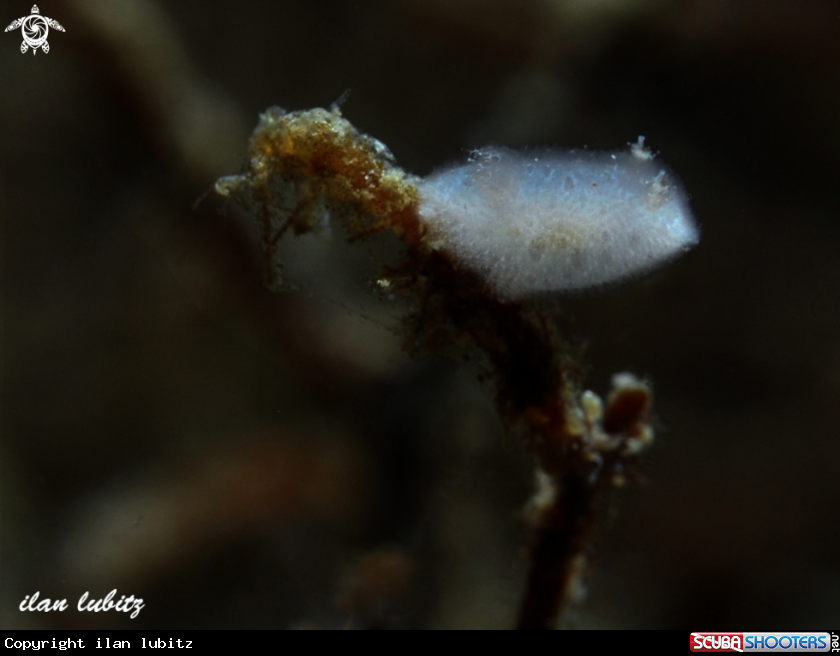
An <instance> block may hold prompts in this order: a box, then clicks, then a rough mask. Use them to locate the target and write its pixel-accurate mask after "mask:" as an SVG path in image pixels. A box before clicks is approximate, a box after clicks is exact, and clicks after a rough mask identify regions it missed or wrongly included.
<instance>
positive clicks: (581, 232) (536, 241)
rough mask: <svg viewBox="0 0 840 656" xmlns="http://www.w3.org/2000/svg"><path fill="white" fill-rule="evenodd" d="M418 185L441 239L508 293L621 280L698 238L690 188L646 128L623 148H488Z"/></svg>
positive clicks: (433, 231)
mask: <svg viewBox="0 0 840 656" xmlns="http://www.w3.org/2000/svg"><path fill="white" fill-rule="evenodd" d="M417 187H418V190H419V192H420V209H419V214H420V218H421V220H422V221H424V222H425V223H426V225H427V227H428V229H429V231H430V235H431V237H432V240H433V245H434V247H435V248H438V249H443V250H446V251H449V252H451V253H453V254H454V255H455V256H456V257H457V259H458V260H459V261H461V262H462V263H463V264H465V265H466V266H468V267H470V268H471V269H473V270H476V271H478V272H480V273H481V274H482V275H483V276H485V278H486V279H487V280H488V281H489V282H490V283H491V284H492V285H493V287H494V288H495V289H496V291H497V292H498V293H499V294H500V295H501V296H503V297H506V298H520V297H524V296H530V295H534V294H539V293H541V292H557V291H564V290H575V289H583V288H586V287H593V286H597V285H602V284H605V283H610V282H613V281H617V280H621V279H623V278H627V277H629V276H632V275H634V274H639V273H643V272H645V271H647V270H648V269H651V268H653V267H655V266H657V265H659V264H662V263H665V262H666V261H668V260H670V259H672V258H674V257H676V256H677V255H679V254H680V253H682V252H684V251H686V250H688V249H689V248H691V247H692V246H694V245H695V244H696V243H697V242H698V240H699V232H698V229H697V226H696V224H695V222H694V219H693V218H692V215H691V210H690V209H689V206H688V200H687V197H686V194H685V192H684V191H683V190H682V188H681V187H680V185H679V184H678V182H677V181H676V180H675V179H674V176H673V174H672V173H670V172H669V171H668V170H667V169H666V168H665V167H663V166H662V165H661V164H660V163H659V162H657V161H656V160H655V158H654V157H653V154H652V153H651V152H650V151H649V150H648V149H646V148H645V146H644V138H643V137H640V138H639V141H638V142H637V143H635V144H633V146H632V147H631V148H630V149H629V151H623V152H614V153H609V152H607V153H603V152H589V151H586V150H572V151H559V152H558V151H541V152H540V151H524V152H523V151H514V150H511V149H508V148H501V147H487V148H481V149H479V150H476V151H474V152H473V154H472V156H471V157H470V159H469V161H468V162H467V163H466V164H463V165H459V166H454V167H451V168H447V169H444V170H442V171H440V172H437V173H433V174H432V175H430V176H429V177H427V178H423V179H422V180H420V181H419V182H418V183H417Z"/></svg>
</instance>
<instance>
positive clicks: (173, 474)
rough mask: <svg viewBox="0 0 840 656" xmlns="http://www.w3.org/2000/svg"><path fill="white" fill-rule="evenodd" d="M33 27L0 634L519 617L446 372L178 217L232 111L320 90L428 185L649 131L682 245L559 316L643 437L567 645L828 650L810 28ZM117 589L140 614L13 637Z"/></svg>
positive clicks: (309, 13)
mask: <svg viewBox="0 0 840 656" xmlns="http://www.w3.org/2000/svg"><path fill="white" fill-rule="evenodd" d="M29 1H30V0H27V2H21V1H14V2H12V1H7V0H3V2H0V20H2V23H3V25H5V24H8V23H9V22H11V21H12V20H13V19H14V18H16V17H18V16H23V15H27V14H28V13H29V11H30V8H31V7H30V5H29ZM39 6H40V8H41V12H42V14H44V15H47V16H50V17H52V18H55V19H56V20H58V21H59V22H61V23H62V24H63V25H64V27H65V28H66V30H67V31H66V33H63V34H62V33H58V32H55V31H51V32H50V36H49V43H50V46H51V50H50V52H49V54H46V55H45V54H43V53H42V52H39V53H38V54H37V55H36V56H34V57H33V56H32V55H31V54H29V53H28V54H27V55H22V54H21V53H20V51H19V44H20V33H19V31H18V32H15V33H9V34H3V35H2V39H0V221H2V231H3V232H2V261H3V270H2V318H3V323H2V344H3V354H2V355H3V357H2V373H3V406H2V437H3V440H2V445H0V459H2V470H1V473H2V482H0V485H1V486H2V487H0V491H2V515H0V521H2V544H0V547H1V548H2V551H0V568H2V569H0V626H2V627H6V628H8V627H142V628H186V627H207V628H211V627H212V628H215V627H230V628H256V627H298V626H299V627H324V628H332V627H344V626H348V627H358V628H365V627H369V626H377V627H385V628H404V627H440V628H450V627H459V628H461V627H463V628H467V627H488V628H504V627H509V626H511V625H512V623H513V617H514V614H515V608H516V603H517V597H518V594H519V591H520V587H521V583H522V577H523V574H524V562H523V553H522V546H523V545H524V544H525V540H526V536H525V531H524V529H523V527H522V525H521V522H520V521H519V519H518V518H517V514H518V512H519V510H520V509H521V508H522V506H523V504H524V502H525V500H526V498H527V496H528V494H529V490H530V485H531V481H530V477H531V463H530V461H529V459H528V457H527V456H526V455H525V454H524V451H523V450H522V449H521V448H520V446H519V445H518V444H516V443H513V442H510V441H508V442H506V441H505V439H504V438H503V436H502V433H501V430H500V428H499V426H498V425H497V423H496V420H495V418H494V416H493V413H492V408H491V406H490V404H489V402H488V400H487V394H486V392H485V391H484V390H483V389H482V388H481V387H480V386H479V385H478V384H477V383H475V382H474V381H473V374H472V372H470V371H469V370H465V369H462V368H461V367H460V366H459V365H457V364H456V363H453V362H450V361H447V360H445V359H436V358H429V359H426V360H420V361H412V360H410V359H409V358H407V356H405V355H404V354H403V353H402V352H401V349H400V337H399V335H396V334H393V333H392V332H389V331H387V330H385V329H383V328H382V327H381V325H380V323H381V321H384V319H381V320H380V318H379V317H377V316H372V315H371V314H369V312H368V311H365V312H362V313H360V312H358V311H356V312H353V311H348V310H346V309H344V307H343V305H345V304H347V305H349V306H351V307H353V306H355V299H354V298H352V297H353V295H354V294H357V295H359V294H363V293H364V290H363V289H362V290H356V291H352V290H351V291H346V290H345V289H344V288H343V287H341V284H340V281H341V280H343V279H344V278H346V277H347V275H349V274H348V272H346V271H344V270H343V269H342V268H341V267H342V266H343V265H342V263H341V261H333V260H331V259H324V260H323V261H319V262H316V263H313V269H316V270H317V271H316V272H315V273H317V275H318V276H320V278H321V280H322V281H326V282H325V283H324V284H322V285H321V287H320V288H318V289H321V290H322V291H317V290H316V291H315V293H314V297H310V296H307V295H305V294H298V295H273V294H270V293H269V292H268V291H266V290H265V289H264V288H263V287H262V285H261V276H260V269H259V263H258V262H257V261H256V259H255V250H254V246H253V233H252V232H251V231H250V229H249V228H248V227H247V222H246V219H247V217H246V216H245V215H244V214H243V212H241V211H240V210H238V209H236V208H232V207H227V206H225V205H224V203H222V202H220V201H219V200H218V199H216V198H214V197H209V198H207V199H205V200H204V201H203V202H201V203H200V204H199V206H198V208H197V209H193V205H194V203H195V201H196V200H197V199H198V198H199V197H200V196H201V195H202V194H203V193H204V192H205V191H206V190H207V189H208V188H209V187H210V186H211V185H212V182H213V181H214V179H215V178H216V177H217V176H219V175H222V174H226V173H235V172H237V171H238V170H239V167H240V166H241V164H242V162H243V158H244V157H245V147H246V144H247V135H248V133H249V132H250V130H251V128H252V127H253V125H254V124H255V122H256V119H257V115H258V114H259V112H261V111H262V110H264V109H265V108H267V107H268V106H270V105H275V104H279V105H282V106H284V107H286V108H288V109H303V108H309V107H315V106H328V105H329V103H331V102H332V101H333V100H335V99H336V98H338V97H339V96H340V94H341V93H342V92H343V91H344V90H345V89H348V88H349V89H352V95H351V97H350V99H349V101H348V102H347V103H346V104H345V105H344V113H345V116H346V117H347V118H349V119H350V120H351V121H352V122H353V123H354V124H355V125H356V126H357V127H359V128H360V129H361V130H363V131H365V132H368V133H370V134H372V135H374V136H376V137H377V138H379V139H381V140H382V141H383V142H384V143H386V144H388V146H389V147H390V148H391V150H392V151H393V152H394V154H395V155H396V157H397V159H398V161H399V162H400V163H401V164H402V165H403V166H404V167H405V168H406V169H408V170H409V171H412V172H415V173H418V174H425V173H428V172H429V171H431V170H432V169H433V168H434V167H435V166H438V165H441V164H444V163H446V162H448V161H452V160H455V159H458V158H461V157H463V156H464V154H465V152H466V150H467V149H468V148H470V147H472V146H478V145H482V144H485V143H487V142H495V143H502V144H508V145H515V146H520V145H529V144H534V145H556V146H582V145H588V146H590V147H594V148H620V147H624V145H625V144H626V143H627V142H629V141H635V139H636V137H637V136H638V135H639V134H643V135H645V136H646V137H647V140H648V143H649V144H650V145H651V147H652V148H654V149H655V150H657V151H660V152H661V153H662V157H663V159H664V160H665V161H667V162H668V163H669V164H670V165H671V166H672V167H673V168H674V169H675V170H676V171H677V172H678V173H679V174H680V175H681V177H682V178H683V181H684V184H685V186H686V188H687V189H688V190H689V192H690V193H691V203H692V206H693V208H694V210H695V212H696V215H697V217H698V220H699V222H700V224H701V226H702V231H703V236H702V243H701V244H700V246H699V247H698V248H697V249H696V250H695V251H693V252H691V253H690V254H688V255H687V256H685V257H683V258H682V259H680V260H678V261H677V262H675V263H673V264H672V265H670V266H668V267H666V268H664V269H662V270H661V271H658V272H656V273H654V274H652V275H650V276H647V277H645V278H643V279H641V280H636V281H632V282H629V283H627V284H624V285H621V286H619V287H615V288H611V289H608V290H604V291H601V292H599V293H591V294H586V295H582V296H576V297H574V298H571V299H568V300H566V301H564V302H563V304H562V307H563V309H562V314H561V315H560V316H559V317H558V322H560V323H561V324H562V325H563V326H564V328H563V330H564V331H565V332H566V334H567V336H568V337H569V338H570V339H572V340H573V341H575V342H577V343H581V344H586V345H587V346H586V348H587V350H586V361H587V364H588V365H589V367H590V369H589V374H588V378H587V380H586V385H587V386H588V387H591V388H592V389H594V390H595V391H598V392H599V393H603V392H605V390H606V388H607V385H608V381H609V378H610V376H611V375H612V374H613V373H616V372H619V371H624V370H629V371H632V372H634V373H636V374H639V375H643V376H646V377H648V378H649V379H650V380H651V381H652V383H653V385H654V389H655V394H656V414H657V422H658V424H657V425H658V433H657V444H656V445H655V448H654V449H653V450H652V451H651V452H650V453H649V454H648V455H647V456H646V457H645V459H644V461H643V462H642V465H641V467H640V473H641V475H642V479H643V480H641V481H639V482H637V483H635V484H633V485H630V486H629V487H628V488H627V489H625V490H622V491H620V492H619V493H617V494H616V495H614V497H613V498H611V499H609V500H608V501H607V502H606V503H605V504H604V508H603V517H604V518H603V520H602V522H601V530H600V532H599V535H598V536H597V538H596V540H595V542H594V543H593V547H592V552H591V564H592V570H591V576H590V585H589V594H588V597H587V598H586V600H585V601H584V602H583V603H582V604H581V605H580V607H579V608H578V610H576V611H575V612H573V613H572V614H570V616H569V617H568V618H567V619H566V622H565V623H566V624H567V625H568V626H572V627H580V628H619V627H620V628H681V629H691V630H743V629H747V628H749V629H751V630H792V629H799V630H802V629H814V630H816V629H819V630H825V629H827V628H828V627H829V626H830V625H832V624H833V625H834V626H835V627H836V626H837V624H838V621H837V620H838V618H840V535H839V534H838V531H837V528H836V522H837V507H838V501H840V485H838V480H840V440H838V436H837V427H838V425H840V403H839V402H838V400H839V399H840V224H838V219H840V215H838V210H840V202H838V201H840V185H838V184H837V177H838V173H840V156H838V153H840V8H838V5H837V4H836V3H835V2H833V1H825V2H820V1H817V0H809V1H807V2H795V3H794V2H788V1H781V0H769V1H768V0H738V1H735V0H696V1H694V0H670V1H669V0H600V1H597V2H596V1H594V0H593V1H587V2H585V1H583V0H577V1H569V2H562V1H560V0H496V1H494V2H481V1H479V0H406V1H391V2H386V1H379V2H348V1H345V0H335V1H331V2H324V1H313V0H289V1H283V2H262V1H256V0H251V1H240V2H235V3H234V2H226V1H221V0H220V1H217V2H208V1H207V0H202V1H201V2H198V1H195V0H189V1H187V0H179V1H178V2H168V3H165V5H164V3H161V4H160V5H153V4H151V3H149V2H141V1H140V0H112V1H110V2H104V0H77V1H75V2H71V1H70V0H63V1H59V0H53V1H51V2H49V3H48V4H42V5H39ZM331 281H338V282H336V283H335V284H336V285H337V289H339V291H336V292H335V293H334V294H329V296H330V300H329V301H327V300H325V299H324V298H323V297H324V296H325V294H324V292H323V287H324V285H329V284H331ZM374 312H375V311H374ZM387 312H388V309H387V308H384V309H383V310H382V314H383V317H384V316H385V315H386V314H387ZM113 588H117V589H118V590H119V592H118V594H119V595H121V594H133V595H135V596H140V597H142V598H143V599H144V600H145V604H146V607H145V609H143V611H142V612H141V613H140V616H139V617H138V618H137V619H135V620H129V619H127V618H125V617H121V616H117V615H116V613H114V612H110V613H105V614H102V613H100V614H88V613H85V614H82V613H78V612H77V611H75V610H69V611H67V612H64V613H50V614H40V613H21V612H19V611H18V610H17V605H18V604H19V603H20V601H21V600H22V599H23V597H24V596H25V595H27V594H32V593H33V592H34V591H36V590H38V591H40V592H41V596H42V597H44V596H47V597H50V598H53V599H55V598H67V599H68V602H69V603H70V604H71V606H75V601H76V600H77V599H78V597H79V596H80V595H81V594H82V593H83V592H85V591H88V590H89V591H90V592H91V594H92V595H93V596H102V595H104V594H106V593H107V592H108V591H110V590H111V589H113Z"/></svg>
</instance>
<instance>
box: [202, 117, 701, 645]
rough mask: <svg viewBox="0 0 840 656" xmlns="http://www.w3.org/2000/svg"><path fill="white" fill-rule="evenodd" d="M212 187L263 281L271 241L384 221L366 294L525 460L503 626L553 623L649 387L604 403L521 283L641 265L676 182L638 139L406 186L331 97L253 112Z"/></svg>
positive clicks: (573, 594)
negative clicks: (612, 149)
mask: <svg viewBox="0 0 840 656" xmlns="http://www.w3.org/2000/svg"><path fill="white" fill-rule="evenodd" d="M216 190H217V191H218V192H219V193H220V194H222V195H224V196H229V197H233V198H236V199H238V200H240V201H241V202H242V203H243V204H244V205H245V206H246V207H247V208H249V209H250V210H251V211H252V212H253V213H254V214H255V216H256V218H257V221H258V225H259V229H260V235H261V242H262V249H263V255H264V263H265V267H266V271H267V277H268V281H269V283H270V284H271V285H272V286H274V287H281V286H282V284H283V282H282V273H283V263H282V262H281V261H280V257H279V252H278V249H277V244H278V242H279V240H281V239H283V238H284V237H285V236H286V235H289V234H291V235H294V236H299V235H303V234H306V233H312V232H328V231H329V229H330V226H331V225H333V224H336V223H338V224H340V225H341V226H342V228H343V230H344V231H345V233H346V234H347V236H348V239H349V241H351V242H355V241H360V240H365V239H369V238H372V237H374V236H375V235H378V234H381V233H384V232H392V233H393V234H395V235H396V236H397V237H398V238H399V239H400V240H401V241H402V244H403V246H404V252H403V254H402V256H401V257H400V258H399V259H398V260H397V261H394V262H383V263H382V266H381V269H380V271H379V272H378V274H377V277H376V280H375V282H376V283H377V285H376V287H378V288H380V289H387V290H388V292H389V293H401V294H403V295H404V296H406V297H409V298H411V299H412V300H413V304H412V308H413V309H412V310H411V311H410V312H409V314H408V316H407V317H406V318H405V335H406V348H407V349H409V350H410V351H412V352H413V353H415V354H424V353H428V352H430V351H441V350H442V351H446V352H449V353H452V354H456V355H464V354H469V355H471V356H475V357H473V359H474V360H475V361H477V362H479V363H480V365H479V366H481V367H482V368H483V372H482V373H483V378H484V379H486V380H489V381H490V382H491V384H492V388H493V393H494V395H495V406H496V409H497V412H498V415H499V418H500V420H501V422H502V424H503V425H504V427H505V429H506V430H507V431H508V432H509V433H510V434H512V435H516V436H521V438H522V440H523V442H524V443H525V445H526V447H527V448H528V450H529V451H530V452H531V453H532V454H533V455H534V458H535V460H536V469H537V491H536V493H535V495H534V498H533V499H532V501H531V503H530V506H529V508H530V510H529V513H528V518H529V522H530V524H531V526H532V531H533V535H532V545H531V548H530V565H529V571H528V574H527V578H526V582H525V591H524V594H523V600H522V604H521V607H520V612H519V618H518V626H519V627H520V628H523V629H531V628H539V629H547V628H553V627H554V626H555V624H556V622H557V618H558V616H559V614H560V613H561V611H562V609H563V608H564V606H565V605H567V604H568V603H569V602H571V601H573V600H575V599H576V598H578V597H579V596H580V595H579V592H580V588H581V586H582V577H581V574H582V572H583V571H584V570H585V557H586V547H587V542H588V540H589V537H590V535H591V532H592V527H593V524H594V522H595V516H596V513H595V502H596V500H597V497H598V495H599V493H600V492H601V491H602V490H604V489H607V488H610V487H614V486H617V485H621V484H623V482H624V473H625V471H626V469H627V467H628V466H629V465H630V464H631V463H632V461H633V460H634V458H635V457H636V456H637V455H638V454H639V453H641V452H642V451H643V450H644V449H645V448H646V447H648V446H649V445H650V444H651V443H652V440H653V431H652V428H651V426H650V423H649V417H650V410H651V393H650V389H649V387H648V386H647V385H646V384H645V383H644V382H642V381H640V380H638V379H637V378H635V377H633V376H632V375H630V374H619V375H617V376H615V377H614V379H613V388H612V390H611V392H610V393H609V395H608V396H607V399H606V402H603V401H602V400H601V399H600V398H599V397H598V396H597V395H596V394H594V393H593V392H591V391H587V390H584V389H582V387H581V382H580V380H579V379H578V377H577V375H576V373H575V372H576V371H577V370H578V366H577V364H576V362H575V359H574V357H573V355H572V353H571V350H570V349H569V348H568V347H567V346H566V342H565V341H564V340H563V338H562V337H561V336H560V335H559V334H558V333H557V330H556V328H555V326H554V323H553V321H552V320H551V317H550V316H548V315H547V314H546V313H545V311H544V310H543V309H541V306H540V304H539V303H538V302H537V301H536V300H534V294H537V293H545V292H557V291H562V290H565V289H569V288H579V287H582V286H586V285H592V284H601V283H604V282H607V281H609V280H615V279H620V278H624V277H627V276H628V275H632V274H634V273H640V272H643V271H645V270H647V269H649V268H651V267H652V266H655V265H656V264H660V263H662V262H664V261H667V260H668V259H670V258H672V257H674V256H675V255H677V254H678V253H680V252H682V251H683V250H685V249H687V248H689V247H690V246H692V245H693V244H695V243H696V242H697V230H696V227H695V225H694V222H693V219H692V217H691V214H690V212H689V210H688V206H687V203H686V200H685V195H684V193H683V192H682V190H681V189H680V188H679V187H678V186H676V184H675V183H673V182H672V181H671V180H670V174H668V173H667V171H666V169H664V168H662V167H661V165H659V164H658V163H657V162H656V161H655V160H654V158H653V156H652V154H651V153H650V151H648V150H647V149H645V148H644V144H643V140H641V139H640V140H639V142H637V143H636V144H635V145H634V146H633V149H632V150H631V151H630V152H629V153H625V152H620V153H606V154H599V155H595V156H593V155H591V154H586V153H584V154H581V153H576V152H574V151H571V152H549V151H547V152H545V153H542V154H541V155H540V156H538V157H534V156H533V153H531V154H528V155H525V154H518V153H514V152H512V151H502V150H499V149H495V150H494V149H484V150H482V151H476V153H474V155H473V157H472V158H471V160H470V161H469V162H468V163H467V164H466V165H463V166H457V167H453V168H450V169H448V170H444V171H443V172H440V173H438V174H435V175H433V176H431V177H429V178H426V179H421V178H419V177H416V176H412V175H410V174H408V173H405V172H404V171H402V170H401V169H399V168H398V167H397V165H396V163H395V161H394V158H393V156H392V155H391V153H390V152H389V151H388V149H387V148H386V147H385V146H384V145H383V144H382V143H380V142H379V141H377V140H376V139H374V138H372V137H369V136H366V135H364V134H361V133H360V132H359V131H358V130H356V129H355V128H354V127H353V126H352V125H351V124H350V123H349V122H348V121H347V120H346V119H345V118H344V117H343V116H342V115H341V112H340V111H339V109H338V107H337V106H333V107H332V108H331V109H330V110H325V109H313V110H309V111H298V112H285V111H283V110H281V109H278V108H275V109H271V110H269V111H267V112H266V113H264V114H263V115H262V117H261V119H260V123H259V125H258V126H257V128H256V130H255V131H254V134H253V136H252V138H251V144H250V151H249V161H248V166H247V167H246V170H245V171H244V172H243V173H241V174H239V175H234V176H228V177H225V178H222V179H220V180H219V181H218V182H217V184H216Z"/></svg>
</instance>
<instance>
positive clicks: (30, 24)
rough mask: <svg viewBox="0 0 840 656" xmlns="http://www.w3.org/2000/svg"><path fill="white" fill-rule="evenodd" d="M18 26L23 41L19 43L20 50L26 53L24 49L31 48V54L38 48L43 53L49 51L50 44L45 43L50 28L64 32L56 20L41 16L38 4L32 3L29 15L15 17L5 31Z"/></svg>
mask: <svg viewBox="0 0 840 656" xmlns="http://www.w3.org/2000/svg"><path fill="white" fill-rule="evenodd" d="M17 28H20V31H21V34H23V43H21V44H20V51H21V52H22V53H24V54H26V51H27V50H29V49H30V48H32V54H33V55H34V54H35V52H36V51H37V50H38V48H40V49H41V50H43V51H44V53H48V52H49V51H50V44H49V43H47V35H48V34H49V33H50V28H53V29H54V30H58V31H59V32H64V28H63V27H62V26H61V25H60V24H59V22H58V21H57V20H53V19H52V18H47V17H46V16H41V11H40V10H39V9H38V5H32V13H31V14H29V16H23V17H22V18H16V19H15V20H13V21H12V23H11V25H9V27H7V28H6V32H11V31H12V30H16V29H17Z"/></svg>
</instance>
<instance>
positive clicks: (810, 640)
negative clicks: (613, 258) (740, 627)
mask: <svg viewBox="0 0 840 656" xmlns="http://www.w3.org/2000/svg"><path fill="white" fill-rule="evenodd" d="M690 647H691V651H717V652H721V651H730V652H744V651H747V652H759V651H764V652H773V651H778V652H822V651H830V650H831V638H830V636H829V634H828V633H827V632H826V633H799V632H797V633H793V632H791V633H699V632H698V633H692V634H691V642H690Z"/></svg>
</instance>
